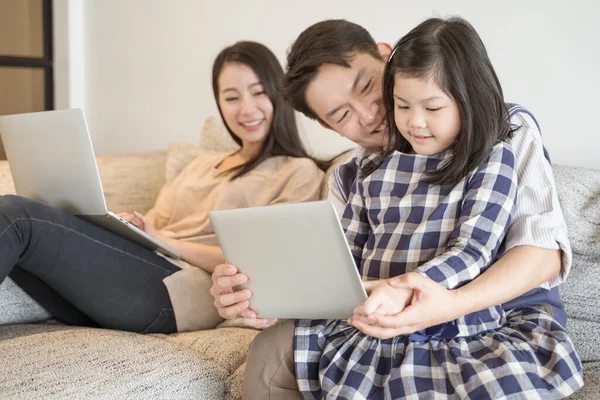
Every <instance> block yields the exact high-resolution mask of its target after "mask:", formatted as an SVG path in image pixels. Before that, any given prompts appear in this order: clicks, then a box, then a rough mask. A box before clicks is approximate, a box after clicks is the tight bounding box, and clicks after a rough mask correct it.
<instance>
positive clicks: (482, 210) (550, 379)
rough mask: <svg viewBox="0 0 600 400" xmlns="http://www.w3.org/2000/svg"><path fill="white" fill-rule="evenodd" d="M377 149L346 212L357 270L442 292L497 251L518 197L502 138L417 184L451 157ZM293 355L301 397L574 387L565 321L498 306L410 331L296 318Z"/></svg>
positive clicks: (467, 394) (492, 394) (573, 356)
mask: <svg viewBox="0 0 600 400" xmlns="http://www.w3.org/2000/svg"><path fill="white" fill-rule="evenodd" d="M380 157H381V156H380V155H378V154H374V155H371V156H367V157H365V158H363V159H362V160H359V161H358V164H359V168H363V167H364V166H366V165H368V164H369V163H377V164H380V166H379V168H378V169H377V170H376V171H375V172H373V173H372V174H371V175H370V176H368V177H367V178H364V179H357V182H356V184H355V186H354V188H353V189H352V192H351V194H350V198H349V201H348V205H347V207H346V210H345V212H344V217H343V225H344V228H345V231H346V236H347V239H348V243H349V245H350V248H351V250H352V253H353V255H354V257H355V259H356V261H357V265H358V266H359V269H360V272H361V274H362V275H363V277H366V278H368V279H386V278H390V277H393V276H397V275H400V274H403V273H406V272H411V271H416V272H418V273H420V274H423V275H424V276H427V277H429V278H430V279H433V280H434V281H436V282H438V283H439V284H441V285H443V286H445V287H446V288H448V289H454V288H457V287H460V286H462V285H464V284H466V283H467V282H469V281H471V280H473V279H474V278H475V277H477V276H478V275H479V274H481V273H482V272H483V271H485V269H486V268H487V267H489V265H490V264H491V263H492V261H493V260H494V259H495V258H496V257H497V256H499V255H500V254H501V253H502V248H501V243H502V240H503V238H504V235H505V233H506V231H507V229H508V227H509V225H510V217H511V211H512V209H513V207H514V204H515V200H516V194H517V178H516V173H515V171H514V155H513V152H512V149H511V147H510V144H508V143H500V144H498V145H496V146H494V148H492V149H491V150H490V152H489V154H488V156H487V158H486V159H485V160H484V161H483V162H482V164H481V165H480V166H479V167H478V168H477V169H476V170H474V171H472V172H471V173H469V174H468V176H466V177H465V178H464V179H463V180H462V181H460V182H459V183H458V184H457V185H455V186H452V187H448V186H439V185H433V184H427V183H425V182H423V180H424V178H425V177H426V176H427V175H426V173H427V172H431V171H435V170H438V169H440V168H443V166H444V165H445V164H446V163H447V162H451V159H452V154H451V152H450V151H446V152H443V153H440V154H438V155H435V156H421V155H415V154H404V153H394V154H393V155H392V156H391V157H388V158H386V159H385V160H383V162H382V160H381V158H380ZM294 348H295V350H294V359H295V364H296V376H297V379H298V386H299V389H300V391H301V392H302V394H303V396H304V398H307V399H312V398H315V399H321V398H335V399H398V398H409V399H429V398H457V399H465V398H471V399H508V398H527V399H530V398H531V399H535V398H540V399H541V398H544V400H546V399H549V398H562V397H565V396H567V395H569V394H571V393H573V392H574V391H575V390H577V389H579V388H580V387H582V386H583V380H582V377H581V363H580V361H579V358H578V356H577V353H576V352H575V349H574V348H573V344H572V342H571V340H570V338H569V337H568V335H567V334H566V332H565V330H564V328H563V327H562V326H561V325H560V324H559V323H558V322H557V321H556V320H554V318H552V316H550V315H549V314H547V313H544V312H541V311H539V310H538V309H536V308H528V307H521V308H517V309H513V310H510V311H508V312H505V311H503V309H502V307H501V306H496V307H492V308H489V309H487V310H483V311H479V312H476V313H472V314H469V315H466V316H464V317H461V318H459V319H457V320H455V321H452V322H449V323H446V324H441V325H438V326H434V327H431V328H428V329H426V330H424V331H420V332H416V333H414V334H412V335H407V336H397V337H394V338H391V339H387V340H381V339H377V338H373V337H371V336H367V335H365V334H363V333H362V332H360V331H359V330H357V329H355V328H354V327H352V326H351V325H349V324H348V323H346V321H340V320H300V321H298V322H297V324H296V329H295V340H294Z"/></svg>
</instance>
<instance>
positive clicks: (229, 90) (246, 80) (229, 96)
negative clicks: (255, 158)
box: [218, 63, 273, 152]
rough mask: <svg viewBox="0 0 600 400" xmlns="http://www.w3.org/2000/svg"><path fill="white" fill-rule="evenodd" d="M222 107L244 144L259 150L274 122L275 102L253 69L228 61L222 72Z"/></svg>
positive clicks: (230, 126) (226, 120)
mask: <svg viewBox="0 0 600 400" xmlns="http://www.w3.org/2000/svg"><path fill="white" fill-rule="evenodd" d="M218 84H219V108H220V109H221V113H222V114H223V118H224V119H225V122H226V123H227V126H229V129H231V131H232V132H233V133H234V134H235V135H236V136H237V137H238V138H239V139H240V140H241V141H242V147H243V148H244V149H247V150H251V149H252V150H254V151H256V152H258V150H259V149H260V147H261V145H262V143H263V142H264V141H265V139H266V138H267V134H268V133H269V129H270V128H271V123H272V122H273V103H271V100H270V99H269V96H267V92H266V91H265V89H264V87H263V85H262V83H261V82H260V80H259V79H258V76H257V75H256V73H255V72H254V70H253V69H252V68H250V67H249V66H247V65H245V64H239V63H228V64H225V65H224V66H223V69H222V70H221V74H220V75H219V80H218Z"/></svg>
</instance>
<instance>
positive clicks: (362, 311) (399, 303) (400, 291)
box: [354, 279, 413, 317]
mask: <svg viewBox="0 0 600 400" xmlns="http://www.w3.org/2000/svg"><path fill="white" fill-rule="evenodd" d="M363 285H364V287H365V290H366V291H367V294H368V295H369V297H368V298H367V300H365V302H364V303H363V304H362V305H360V306H358V307H356V308H355V309H354V314H355V315H363V316H367V317H368V316H370V315H372V314H378V315H394V314H397V313H399V312H400V311H402V310H403V309H404V307H406V306H407V305H408V304H409V303H410V300H411V298H412V294H413V291H412V289H407V288H394V287H392V286H390V284H389V279H381V280H377V281H366V282H363Z"/></svg>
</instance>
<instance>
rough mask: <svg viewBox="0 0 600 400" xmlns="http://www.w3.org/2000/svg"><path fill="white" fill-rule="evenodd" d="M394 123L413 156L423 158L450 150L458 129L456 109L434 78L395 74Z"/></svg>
mask: <svg viewBox="0 0 600 400" xmlns="http://www.w3.org/2000/svg"><path fill="white" fill-rule="evenodd" d="M394 119H395V121H396V126H397V127H398V130H399V131H400V133H401V134H402V136H403V137H404V138H405V139H406V140H408V142H409V143H410V144H411V146H412V148H413V150H414V151H415V153H417V154H421V155H426V156H430V155H433V154H438V153H441V152H442V151H444V150H446V149H447V148H448V147H450V146H451V145H452V144H453V143H454V142H455V141H456V138H457V137H458V134H459V132H460V129H461V120H460V111H459V109H458V105H457V104H456V102H455V101H454V100H453V99H452V98H450V97H449V96H448V95H447V94H446V93H445V92H444V91H443V90H442V89H441V88H440V87H439V86H438V85H437V83H435V81H434V79H433V78H414V77H407V76H403V75H402V74H396V77H395V79H394Z"/></svg>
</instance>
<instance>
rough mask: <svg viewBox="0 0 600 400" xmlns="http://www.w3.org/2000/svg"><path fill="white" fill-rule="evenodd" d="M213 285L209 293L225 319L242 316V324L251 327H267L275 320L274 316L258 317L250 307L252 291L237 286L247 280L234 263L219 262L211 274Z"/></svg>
mask: <svg viewBox="0 0 600 400" xmlns="http://www.w3.org/2000/svg"><path fill="white" fill-rule="evenodd" d="M212 280H213V285H212V287H211V288H210V293H211V294H212V295H213V297H214V298H215V307H216V308H217V310H218V312H219V315H220V316H221V317H223V318H225V319H236V318H242V321H243V323H244V325H247V326H250V327H253V328H267V327H269V326H271V325H273V324H274V323H275V322H277V319H274V318H258V316H257V315H256V313H255V312H254V311H252V310H251V309H250V308H249V307H250V301H249V300H250V297H252V293H251V292H250V290H248V289H242V290H240V289H239V288H238V287H237V286H238V285H242V284H244V283H246V282H248V277H247V276H246V275H244V274H240V273H238V270H237V268H236V267H235V266H234V265H229V264H220V265H217V266H216V267H215V272H213V274H212Z"/></svg>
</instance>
